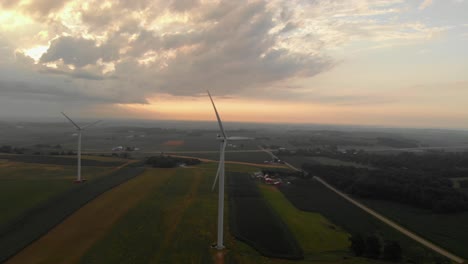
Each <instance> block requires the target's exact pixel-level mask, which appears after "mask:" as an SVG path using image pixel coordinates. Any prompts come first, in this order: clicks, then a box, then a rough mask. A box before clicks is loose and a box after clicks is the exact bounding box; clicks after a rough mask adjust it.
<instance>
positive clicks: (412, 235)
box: [314, 176, 464, 263]
mask: <svg viewBox="0 0 468 264" xmlns="http://www.w3.org/2000/svg"><path fill="white" fill-rule="evenodd" d="M314 179H315V180H317V181H318V182H320V183H321V184H323V185H324V186H325V187H327V188H328V189H330V190H332V191H333V192H335V193H336V194H338V195H340V196H341V197H343V198H345V199H346V200H348V201H349V202H350V203H352V204H354V205H356V206H357V207H359V208H361V209H362V210H364V211H366V212H367V213H369V214H370V215H372V216H374V217H375V218H377V219H379V220H380V221H382V222H384V223H385V224H387V225H389V226H391V227H392V228H394V229H396V230H397V231H399V232H400V233H402V234H404V235H406V236H407V237H409V238H411V239H413V240H415V241H416V242H418V243H420V244H422V245H424V246H426V247H428V248H430V249H432V250H433V251H435V252H437V253H439V254H441V255H443V256H445V257H447V258H449V259H451V260H453V261H455V262H457V263H464V259H463V258H461V257H459V256H456V255H454V254H452V253H450V252H448V251H447V250H445V249H443V248H441V247H439V246H437V245H435V244H433V243H431V242H429V241H427V240H426V239H424V238H422V237H420V236H418V235H416V234H415V233H413V232H411V231H409V230H408V229H406V228H404V227H402V226H400V225H398V224H397V223H395V222H393V221H392V220H390V219H388V218H386V217H385V216H383V215H381V214H379V213H377V212H376V211H374V210H372V209H370V208H369V207H367V206H365V205H363V204H362V203H360V202H358V201H356V200H354V199H353V198H351V197H349V196H348V195H346V194H344V193H343V192H341V191H339V190H337V189H335V188H334V187H333V186H331V185H330V184H328V183H327V182H325V181H324V180H322V179H321V178H319V177H316V176H314Z"/></svg>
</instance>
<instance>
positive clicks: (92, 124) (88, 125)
mask: <svg viewBox="0 0 468 264" xmlns="http://www.w3.org/2000/svg"><path fill="white" fill-rule="evenodd" d="M101 121H102V120H98V121H95V122H93V123H91V124H87V125H85V126H84V127H82V128H81V129H85V128H87V127H90V126H94V125H95V124H97V123H99V122H101Z"/></svg>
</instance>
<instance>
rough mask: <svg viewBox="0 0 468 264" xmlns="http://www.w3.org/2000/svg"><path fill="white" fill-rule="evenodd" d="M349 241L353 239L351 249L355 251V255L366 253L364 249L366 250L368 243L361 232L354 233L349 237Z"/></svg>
mask: <svg viewBox="0 0 468 264" xmlns="http://www.w3.org/2000/svg"><path fill="white" fill-rule="evenodd" d="M349 241H351V246H350V249H351V251H353V253H354V255H356V256H357V257H360V256H362V255H363V254H364V251H365V250H366V243H365V241H364V238H363V237H362V236H361V234H354V235H352V236H351V237H350V238H349Z"/></svg>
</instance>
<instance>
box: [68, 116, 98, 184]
mask: <svg viewBox="0 0 468 264" xmlns="http://www.w3.org/2000/svg"><path fill="white" fill-rule="evenodd" d="M61 113H62V115H63V116H64V117H65V118H67V119H68V121H70V123H72V124H73V125H74V126H75V127H76V131H78V151H77V154H76V156H77V159H78V169H77V175H76V180H75V183H81V182H84V181H86V179H82V178H81V132H82V131H83V130H84V129H85V128H88V127H90V126H93V125H95V124H97V123H99V122H101V120H98V121H96V122H93V123H90V124H87V125H85V126H83V127H80V126H78V125H77V124H76V123H75V122H73V120H71V118H70V117H68V116H67V115H66V114H65V113H64V112H61Z"/></svg>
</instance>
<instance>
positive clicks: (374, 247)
mask: <svg viewBox="0 0 468 264" xmlns="http://www.w3.org/2000/svg"><path fill="white" fill-rule="evenodd" d="M380 247H381V245H380V240H379V238H378V237H377V236H376V235H369V236H367V237H366V251H365V254H366V256H368V257H369V258H379V256H380Z"/></svg>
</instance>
